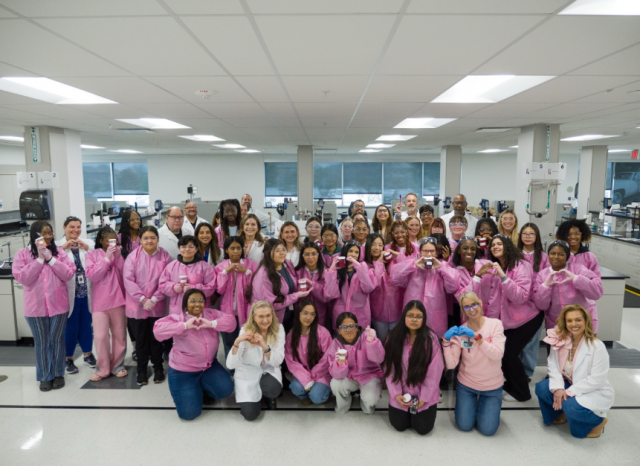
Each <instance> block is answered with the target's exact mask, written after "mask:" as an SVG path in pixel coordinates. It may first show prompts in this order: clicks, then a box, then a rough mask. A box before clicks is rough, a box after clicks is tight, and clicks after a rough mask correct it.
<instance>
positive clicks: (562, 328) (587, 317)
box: [556, 304, 598, 346]
mask: <svg viewBox="0 0 640 466" xmlns="http://www.w3.org/2000/svg"><path fill="white" fill-rule="evenodd" d="M573 311H580V312H582V317H584V339H585V341H586V342H587V345H589V346H593V345H594V344H595V341H596V340H597V339H598V338H597V337H596V334H595V332H594V331H593V322H592V321H591V314H589V312H588V311H587V310H586V309H585V308H584V307H582V306H581V305H580V304H569V305H567V306H565V307H563V308H562V312H560V316H559V317H558V318H557V319H556V325H557V326H558V338H559V339H561V340H563V339H565V338H567V336H568V335H569V330H567V326H566V317H567V312H573Z"/></svg>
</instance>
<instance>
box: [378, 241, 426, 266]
mask: <svg viewBox="0 0 640 466" xmlns="http://www.w3.org/2000/svg"><path fill="white" fill-rule="evenodd" d="M392 246H393V244H387V245H386V246H385V247H384V250H385V251H387V250H389V249H391V250H392V251H395V252H398V253H400V255H399V256H397V257H395V256H394V258H393V260H392V261H391V264H398V263H400V262H404V261H406V260H408V259H413V260H416V259H417V258H418V257H420V248H419V247H418V245H417V244H416V243H411V247H413V252H412V253H411V254H408V255H407V248H406V246H405V248H404V251H396V250H395V249H392V248H391V247H392Z"/></svg>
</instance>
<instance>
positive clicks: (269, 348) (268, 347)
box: [263, 345, 271, 354]
mask: <svg viewBox="0 0 640 466" xmlns="http://www.w3.org/2000/svg"><path fill="white" fill-rule="evenodd" d="M263 352H264V354H267V353H270V352H271V346H268V345H267V349H266V350H263Z"/></svg>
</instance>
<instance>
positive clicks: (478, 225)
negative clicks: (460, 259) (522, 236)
mask: <svg viewBox="0 0 640 466" xmlns="http://www.w3.org/2000/svg"><path fill="white" fill-rule="evenodd" d="M485 224H486V225H489V228H491V236H496V235H497V234H498V233H500V232H499V231H498V225H496V222H494V221H493V220H492V219H490V218H481V219H480V220H478V223H476V231H474V232H473V236H480V228H482V225H485Z"/></svg>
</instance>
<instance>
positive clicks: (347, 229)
mask: <svg viewBox="0 0 640 466" xmlns="http://www.w3.org/2000/svg"><path fill="white" fill-rule="evenodd" d="M352 240H353V219H351V218H349V217H347V218H345V219H344V220H343V221H342V222H340V242H341V243H342V244H346V243H347V242H348V241H352Z"/></svg>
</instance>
